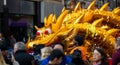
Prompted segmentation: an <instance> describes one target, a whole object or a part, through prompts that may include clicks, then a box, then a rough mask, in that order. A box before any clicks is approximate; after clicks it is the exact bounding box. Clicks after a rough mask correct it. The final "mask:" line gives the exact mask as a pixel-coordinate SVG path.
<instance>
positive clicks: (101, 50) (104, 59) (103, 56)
mask: <svg viewBox="0 0 120 65" xmlns="http://www.w3.org/2000/svg"><path fill="white" fill-rule="evenodd" d="M94 50H97V51H98V52H99V53H100V54H101V56H102V59H101V61H102V63H101V65H108V62H107V55H106V53H105V51H104V50H103V49H102V48H99V47H95V48H94ZM94 50H93V51H94Z"/></svg>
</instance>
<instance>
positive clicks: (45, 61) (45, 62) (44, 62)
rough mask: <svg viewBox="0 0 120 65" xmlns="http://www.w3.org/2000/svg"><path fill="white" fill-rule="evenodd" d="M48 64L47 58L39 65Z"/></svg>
mask: <svg viewBox="0 0 120 65" xmlns="http://www.w3.org/2000/svg"><path fill="white" fill-rule="evenodd" d="M48 62H49V57H47V58H46V59H44V60H41V63H40V65H46V64H47V63H48Z"/></svg>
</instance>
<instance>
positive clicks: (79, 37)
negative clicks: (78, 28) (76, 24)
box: [74, 35, 84, 46]
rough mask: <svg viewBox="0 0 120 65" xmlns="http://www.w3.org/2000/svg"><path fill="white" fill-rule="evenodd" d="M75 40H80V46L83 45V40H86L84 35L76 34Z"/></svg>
mask: <svg viewBox="0 0 120 65" xmlns="http://www.w3.org/2000/svg"><path fill="white" fill-rule="evenodd" d="M74 40H75V41H77V42H78V45H79V46H81V45H82V44H83V42H84V39H83V37H82V36H80V35H77V36H75V37H74Z"/></svg>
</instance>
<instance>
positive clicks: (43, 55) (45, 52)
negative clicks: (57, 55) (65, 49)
mask: <svg viewBox="0 0 120 65" xmlns="http://www.w3.org/2000/svg"><path fill="white" fill-rule="evenodd" d="M51 52H52V48H51V47H44V48H42V49H41V60H43V59H45V58H47V57H48V56H49V55H50V53H51Z"/></svg>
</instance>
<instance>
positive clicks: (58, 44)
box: [53, 42, 64, 51]
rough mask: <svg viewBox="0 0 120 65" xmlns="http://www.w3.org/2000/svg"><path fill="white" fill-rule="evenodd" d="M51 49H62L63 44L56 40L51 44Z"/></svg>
mask: <svg viewBox="0 0 120 65" xmlns="http://www.w3.org/2000/svg"><path fill="white" fill-rule="evenodd" d="M53 49H59V50H61V51H64V45H63V43H61V42H57V43H55V44H54V45H53Z"/></svg>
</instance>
